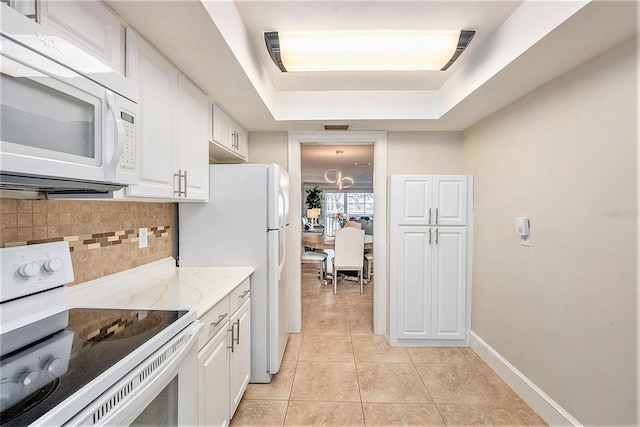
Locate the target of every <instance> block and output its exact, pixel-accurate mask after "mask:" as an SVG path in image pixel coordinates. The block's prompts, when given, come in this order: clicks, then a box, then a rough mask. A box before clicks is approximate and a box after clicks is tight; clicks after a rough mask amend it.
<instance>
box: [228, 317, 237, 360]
mask: <svg viewBox="0 0 640 427" xmlns="http://www.w3.org/2000/svg"><path fill="white" fill-rule="evenodd" d="M235 324H236V322H233V323H232V324H231V329H227V332H231V347H229V346H227V348H230V349H231V353H233V352H234V351H235V350H236V349H235V347H234V346H233V343H234V340H233V335H234V334H233V326H234V325H235Z"/></svg>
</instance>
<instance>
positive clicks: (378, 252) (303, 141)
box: [288, 131, 389, 335]
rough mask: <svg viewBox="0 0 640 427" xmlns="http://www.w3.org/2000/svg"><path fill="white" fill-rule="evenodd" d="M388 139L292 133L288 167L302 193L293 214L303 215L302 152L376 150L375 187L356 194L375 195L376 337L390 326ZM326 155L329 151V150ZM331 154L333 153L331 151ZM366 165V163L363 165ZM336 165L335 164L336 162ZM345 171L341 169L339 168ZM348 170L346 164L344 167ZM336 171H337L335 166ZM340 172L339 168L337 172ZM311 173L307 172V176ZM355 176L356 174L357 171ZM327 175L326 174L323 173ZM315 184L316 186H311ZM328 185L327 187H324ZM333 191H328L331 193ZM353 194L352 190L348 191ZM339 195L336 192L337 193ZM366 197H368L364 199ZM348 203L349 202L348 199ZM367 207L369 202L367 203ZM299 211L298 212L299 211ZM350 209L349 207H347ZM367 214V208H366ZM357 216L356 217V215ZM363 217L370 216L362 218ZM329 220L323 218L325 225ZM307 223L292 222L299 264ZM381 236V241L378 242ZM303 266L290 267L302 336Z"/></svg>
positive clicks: (296, 328)
mask: <svg viewBox="0 0 640 427" xmlns="http://www.w3.org/2000/svg"><path fill="white" fill-rule="evenodd" d="M386 143H387V137H386V132H336V131H319V132H290V133H289V153H288V156H289V157H288V165H289V178H290V188H292V189H299V191H291V195H290V197H291V200H290V202H291V207H292V212H301V213H302V212H303V208H304V207H305V196H306V193H305V191H304V188H303V178H302V177H303V167H302V159H303V157H302V150H303V149H307V148H309V149H311V147H319V146H324V147H320V148H325V147H326V146H334V147H335V146H342V147H345V149H347V148H348V149H351V148H357V147H369V149H371V147H373V161H372V165H370V166H372V173H371V174H370V175H371V179H372V183H371V184H370V185H369V189H368V190H367V191H364V190H363V191H358V189H357V188H356V187H355V182H356V180H354V187H353V188H354V191H353V192H352V193H354V194H356V193H358V192H360V193H366V192H371V194H372V196H373V200H374V203H373V208H372V210H373V214H372V215H370V216H371V217H374V218H375V220H374V221H373V224H372V228H371V233H372V236H373V239H374V241H375V244H374V245H373V255H374V259H377V260H381V261H380V262H374V263H373V277H374V278H375V286H374V287H373V331H374V333H375V334H378V335H382V334H386V333H387V324H388V309H387V307H388V295H389V291H388V286H387V283H386V262H385V259H386V197H387V194H386V193H387V192H386V163H387V159H386V153H387V146H386ZM325 151H326V150H325ZM335 151H336V150H333V153H332V154H331V158H332V159H335V157H336V153H335ZM329 152H330V151H329ZM363 163H366V162H364V161H363ZM334 164H335V162H334ZM338 167H341V165H338ZM342 167H344V163H343V165H342ZM332 168H335V166H333V167H332ZM336 169H337V168H336ZM307 172H308V171H306V170H305V174H306V173H307ZM353 174H354V175H355V174H356V172H355V171H354V172H353ZM322 175H324V172H322ZM307 184H313V182H310V183H307ZM323 185H324V184H323ZM329 190H330V188H327V190H326V191H328V192H329ZM347 190H351V189H347ZM334 192H335V191H334ZM363 197H364V196H363ZM358 198H360V196H359V195H354V196H352V199H358ZM345 200H346V199H345ZM352 202H353V203H352V208H353V209H359V208H357V207H356V205H357V200H356V201H352ZM365 204H366V202H365ZM296 209H298V210H297V211H296ZM347 209H348V207H347ZM363 209H364V210H366V209H367V208H366V206H365V207H363ZM354 216H355V215H354ZM360 216H363V217H364V216H366V215H364V213H363V214H361V215H360ZM327 220H328V219H327V217H326V216H325V217H324V218H323V221H325V223H326V222H327ZM303 223H304V221H293V220H292V222H291V225H292V226H291V234H290V238H291V241H290V248H291V259H292V260H299V259H300V255H301V248H302V245H301V244H300V242H301V238H302V231H303V228H304V225H303ZM376 236H377V238H376ZM301 274H302V271H301V264H300V262H291V265H290V277H291V278H292V281H291V283H292V289H291V330H292V332H300V330H301V328H302V298H301V286H300V283H301V281H300V278H301Z"/></svg>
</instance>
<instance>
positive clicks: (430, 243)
mask: <svg viewBox="0 0 640 427" xmlns="http://www.w3.org/2000/svg"><path fill="white" fill-rule="evenodd" d="M429 244H431V229H429Z"/></svg>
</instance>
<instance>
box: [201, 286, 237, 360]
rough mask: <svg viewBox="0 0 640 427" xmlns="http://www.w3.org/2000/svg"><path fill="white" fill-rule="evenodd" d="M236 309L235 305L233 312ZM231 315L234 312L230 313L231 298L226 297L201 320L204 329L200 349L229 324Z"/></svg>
mask: <svg viewBox="0 0 640 427" xmlns="http://www.w3.org/2000/svg"><path fill="white" fill-rule="evenodd" d="M236 308H237V307H235V305H234V308H233V311H235V310H236ZM231 313H232V312H231V311H229V297H228V296H226V297H224V299H222V300H221V301H220V302H219V303H217V304H216V305H214V306H213V308H212V309H211V310H209V311H207V312H206V313H205V314H204V316H202V317H201V318H200V321H201V322H202V324H203V325H204V328H203V331H202V333H201V334H200V337H199V338H198V349H202V348H203V347H204V345H205V344H206V343H207V342H208V341H209V340H210V339H211V338H212V337H213V336H214V335H215V334H216V333H217V332H218V331H219V330H220V329H222V328H223V327H224V326H225V325H226V324H227V322H228V321H229V317H230V315H231Z"/></svg>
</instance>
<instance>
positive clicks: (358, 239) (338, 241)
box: [331, 227, 364, 295]
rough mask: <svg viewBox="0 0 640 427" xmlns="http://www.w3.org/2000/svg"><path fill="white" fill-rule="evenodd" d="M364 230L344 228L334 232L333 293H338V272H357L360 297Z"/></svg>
mask: <svg viewBox="0 0 640 427" xmlns="http://www.w3.org/2000/svg"><path fill="white" fill-rule="evenodd" d="M363 253H364V230H358V229H356V228H355V227H345V228H341V229H340V230H338V231H336V235H335V256H334V257H333V258H332V259H331V262H332V264H333V277H332V280H333V293H334V294H337V293H338V271H357V272H358V279H359V280H360V295H362V291H363V289H362V267H363V264H364V261H363V259H364V258H363V256H362V254H363Z"/></svg>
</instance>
